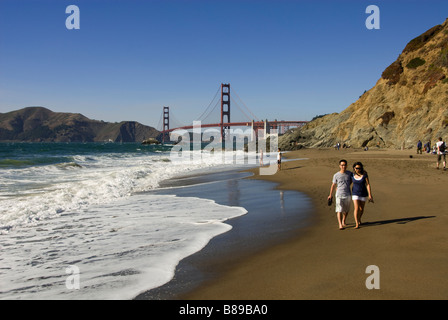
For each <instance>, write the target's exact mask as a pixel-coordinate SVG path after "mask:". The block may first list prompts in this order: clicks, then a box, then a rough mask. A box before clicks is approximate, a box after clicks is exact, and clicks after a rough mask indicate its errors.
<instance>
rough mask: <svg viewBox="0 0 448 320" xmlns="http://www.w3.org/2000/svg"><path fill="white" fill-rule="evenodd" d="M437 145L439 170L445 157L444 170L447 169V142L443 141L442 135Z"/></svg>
mask: <svg viewBox="0 0 448 320" xmlns="http://www.w3.org/2000/svg"><path fill="white" fill-rule="evenodd" d="M436 147H437V170H438V169H439V165H440V161H441V160H442V157H443V170H444V171H445V170H446V143H445V141H443V139H442V137H440V138H439V141H437V143H436Z"/></svg>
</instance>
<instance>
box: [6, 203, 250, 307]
mask: <svg viewBox="0 0 448 320" xmlns="http://www.w3.org/2000/svg"><path fill="white" fill-rule="evenodd" d="M130 200H131V199H123V200H120V201H117V202H115V203H114V204H113V205H102V206H91V207H90V208H89V209H88V210H84V211H81V212H76V213H65V214H62V215H59V216H57V217H54V218H52V219H47V220H45V221H43V222H42V223H41V224H40V225H39V228H36V227H35V226H30V225H29V226H27V227H23V228H20V229H15V230H13V231H11V232H10V233H9V234H8V235H6V234H4V235H0V243H1V246H2V248H1V250H2V255H1V257H0V265H1V268H0V279H1V280H0V298H1V299H18V298H20V299H131V298H133V297H135V296H136V295H138V294H139V293H141V292H142V291H145V290H148V289H150V288H155V287H157V286H160V285H162V284H164V283H166V282H168V281H169V280H170V279H171V278H172V277H173V275H174V270H175V267H176V265H177V264H178V262H179V261H180V260H181V259H183V258H184V257H186V256H188V255H190V254H192V253H194V252H197V251H199V250H201V249H202V248H203V247H204V246H205V245H206V244H207V243H208V241H209V240H210V239H211V238H213V237H214V236H216V235H218V234H220V233H223V232H226V231H228V230H229V229H230V228H231V227H230V225H228V224H225V223H223V222H224V221H225V220H227V219H229V218H232V217H236V216H240V215H242V214H245V213H246V210H245V209H243V208H239V207H228V206H222V205H218V204H216V203H214V202H213V201H211V200H205V199H199V198H184V197H175V196H169V195H153V194H142V195H136V196H133V197H132V201H130ZM69 266H76V267H77V268H78V269H79V272H80V273H79V284H80V286H79V289H78V290H76V289H68V288H67V286H66V281H67V278H68V276H69V275H68V274H66V268H67V267H69Z"/></svg>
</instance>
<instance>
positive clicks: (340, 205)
mask: <svg viewBox="0 0 448 320" xmlns="http://www.w3.org/2000/svg"><path fill="white" fill-rule="evenodd" d="M351 203H352V199H351V198H350V197H347V198H339V197H336V212H349V211H350V204H351Z"/></svg>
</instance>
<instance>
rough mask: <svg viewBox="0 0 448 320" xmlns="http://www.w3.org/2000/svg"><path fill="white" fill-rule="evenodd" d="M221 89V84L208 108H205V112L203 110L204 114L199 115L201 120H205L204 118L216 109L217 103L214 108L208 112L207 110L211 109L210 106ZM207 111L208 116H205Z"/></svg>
mask: <svg viewBox="0 0 448 320" xmlns="http://www.w3.org/2000/svg"><path fill="white" fill-rule="evenodd" d="M220 89H221V86H219V87H218V90H216V93H215V96H214V97H213V99H212V101H210V103H209V105H208V106H207V108H206V109H205V110H204V112H202V114H201V115H200V116H199V118H197V119H198V120H199V121H203V120H205V119H207V117H208V116H209V115H210V113H211V112H213V110H215V107H216V104H215V106H214V107H213V109H212V110H210V111H209V112H208V113H207V111H208V110H209V108H210V106H211V105H212V104H213V101H215V99H216V97H217V96H218V93H219V91H220ZM218 101H219V100H218ZM206 113H207V116H206V117H203V116H204V114H206Z"/></svg>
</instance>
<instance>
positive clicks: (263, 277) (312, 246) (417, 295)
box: [178, 149, 448, 300]
mask: <svg viewBox="0 0 448 320" xmlns="http://www.w3.org/2000/svg"><path fill="white" fill-rule="evenodd" d="M287 156H288V157H290V158H307V160H300V161H290V162H285V163H284V164H283V165H282V166H283V169H282V171H280V172H278V173H277V174H275V175H272V176H259V175H255V176H253V177H251V178H250V179H262V180H266V181H271V182H275V183H277V184H278V187H277V188H279V189H283V190H297V191H300V192H303V193H305V194H306V195H307V196H308V197H310V199H311V201H312V205H313V213H312V217H310V219H311V220H312V221H313V223H311V224H308V225H307V226H306V227H305V228H304V229H302V230H301V232H300V234H299V235H297V236H295V237H292V238H290V239H289V240H287V241H284V242H282V243H278V244H275V245H272V246H270V247H269V248H267V249H265V250H263V251H261V252H258V253H256V254H254V255H250V256H248V257H243V258H242V259H239V260H238V261H237V262H236V263H234V264H233V265H232V267H231V268H229V270H226V271H225V272H224V273H223V274H221V275H219V276H217V277H215V278H214V279H209V280H208V281H207V282H204V283H203V284H202V285H201V286H200V287H198V288H196V289H194V290H192V291H190V292H187V293H185V294H182V295H180V296H178V298H179V299H198V300H216V299H226V300H246V299H254V300H258V299H267V300H278V299H284V300H290V299H330V300H332V299H355V300H357V299H363V300H370V299H387V300H400V299H423V300H426V299H447V298H448V256H447V255H446V252H447V249H448V235H447V233H446V230H447V227H448V216H447V215H446V214H445V213H444V209H443V201H442V202H441V201H440V200H438V199H444V195H445V194H446V191H445V190H446V184H447V183H448V172H444V171H441V170H436V169H435V162H436V158H435V156H433V155H428V154H423V155H416V154H415V150H404V151H401V150H383V149H378V150H371V151H367V152H364V151H360V150H353V149H344V150H339V151H337V150H333V149H304V150H299V151H294V152H291V153H288V154H287ZM411 156H412V157H411ZM343 158H345V159H346V160H348V163H349V168H351V166H352V164H353V162H355V161H361V162H363V164H364V167H365V169H366V170H367V171H368V172H369V177H370V180H371V184H372V192H373V196H374V199H375V203H374V204H370V203H368V204H367V205H366V208H365V210H366V212H365V214H364V216H363V225H362V226H361V228H360V229H353V226H354V220H353V206H352V208H351V211H350V213H349V216H348V218H347V224H348V228H346V229H345V230H342V231H341V230H339V229H338V225H337V220H336V214H335V213H334V206H332V207H328V206H327V203H326V197H327V196H328V193H329V189H330V184H331V178H332V176H333V174H334V173H335V172H336V171H338V161H339V160H340V159H343ZM253 171H257V170H256V169H255V170H253ZM371 265H375V266H377V267H378V270H379V281H378V282H379V284H380V289H367V287H366V281H367V278H368V277H369V275H370V273H366V270H367V268H368V266H371Z"/></svg>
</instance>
